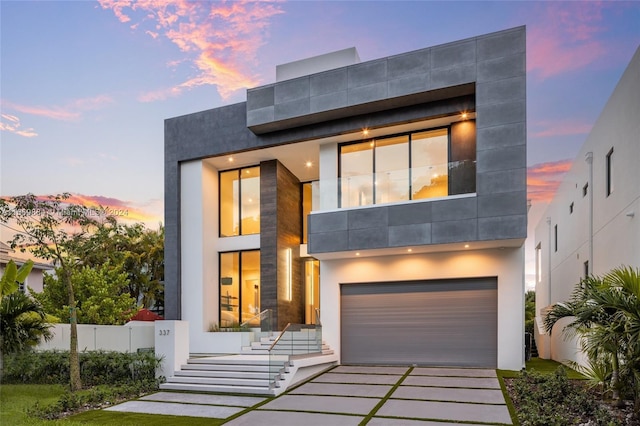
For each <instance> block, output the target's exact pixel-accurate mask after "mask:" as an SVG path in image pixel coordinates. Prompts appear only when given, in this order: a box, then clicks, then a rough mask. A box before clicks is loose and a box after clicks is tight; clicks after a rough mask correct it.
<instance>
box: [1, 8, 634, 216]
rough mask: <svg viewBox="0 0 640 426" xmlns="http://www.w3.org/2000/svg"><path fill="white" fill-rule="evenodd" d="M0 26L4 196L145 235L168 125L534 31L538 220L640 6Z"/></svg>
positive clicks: (299, 13) (158, 17) (253, 14)
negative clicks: (306, 77)
mask: <svg viewBox="0 0 640 426" xmlns="http://www.w3.org/2000/svg"><path fill="white" fill-rule="evenodd" d="M0 24H1V25H0V26H1V30H0V31H1V32H0V36H1V41H0V43H1V46H0V47H1V51H0V52H1V53H0V61H1V62H0V71H1V73H0V75H1V77H0V84H1V86H0V114H1V117H0V129H1V132H0V144H1V146H0V167H1V168H0V195H3V196H10V195H19V194H24V193H27V192H32V193H35V194H38V195H44V194H53V193H60V192H71V193H73V194H74V196H75V200H76V201H78V202H83V203H85V204H88V205H95V204H102V205H108V206H112V207H120V208H121V207H126V208H128V209H130V212H131V215H130V217H129V219H131V220H136V221H137V220H139V221H145V223H147V224H149V226H153V224H154V223H158V222H159V221H162V220H163V218H162V216H163V191H164V188H163V137H164V136H163V120H164V119H165V118H169V117H174V116H178V115H183V114H188V113H191V112H196V111H200V110H204V109H209V108H215V107H218V106H221V105H226V104H230V103H235V102H241V101H243V100H245V99H246V92H245V89H246V88H247V87H254V86H257V85H260V84H266V83H270V82H273V81H274V80H275V66H276V65H277V64H281V63H286V62H290V61H294V60H298V59H303V58H305V57H309V56H313V55H318V54H322V53H327V52H330V51H334V50H339V49H343V48H346V47H351V46H355V47H357V48H358V51H359V53H360V57H361V59H362V60H363V61H366V60H371V59H376V58H380V57H384V56H388V55H393V54H397V53H402V52H406V51H410V50H414V49H419V48H423V47H428V46H433V45H437V44H440V43H446V42H450V41H455V40H458V39H462V38H466V37H472V36H476V35H480V34H484V33H488V32H492V31H498V30H502V29H506V28H510V27H514V26H519V25H527V53H528V54H527V70H528V82H527V84H528V86H527V90H528V93H527V96H528V98H527V114H528V165H529V172H530V173H529V190H530V198H532V199H533V202H534V207H535V208H534V209H532V212H533V214H534V216H535V214H539V213H540V212H541V209H542V207H543V205H544V203H545V202H546V201H547V200H548V199H549V197H550V195H551V194H552V191H553V189H554V188H555V185H556V184H557V181H558V179H559V178H560V176H561V175H562V173H563V171H566V169H567V167H568V164H569V163H568V160H571V159H572V158H573V157H574V156H575V154H576V153H577V151H578V149H579V147H580V145H581V144H582V142H583V141H584V139H585V137H586V135H587V134H588V132H589V130H590V128H591V126H592V124H593V123H594V121H595V119H596V118H597V117H598V115H599V113H600V111H601V110H602V108H603V106H604V104H605V102H606V100H607V99H608V97H609V96H610V94H611V93H612V91H613V88H614V86H615V84H616V83H617V81H618V79H619V78H620V76H621V75H622V72H623V70H624V68H625V67H626V65H627V64H628V62H629V61H630V59H631V57H632V55H633V53H634V51H635V50H636V49H637V47H638V45H639V44H640V3H637V2H518V1H514V2H482V1H478V2H431V1H412V2H400V1H394V2H386V1H376V2H371V1H348V2H340V1H322V2H314V1H293V2H290V1H279V2H259V3H254V2H243V1H227V2H210V1H200V2H188V1H168V0H141V1H137V2H132V1H129V0H101V1H69V2H62V1H44V2H31V1H16V2H14V1H1V2H0ZM531 219H532V220H534V221H535V220H537V218H536V217H532V218H531Z"/></svg>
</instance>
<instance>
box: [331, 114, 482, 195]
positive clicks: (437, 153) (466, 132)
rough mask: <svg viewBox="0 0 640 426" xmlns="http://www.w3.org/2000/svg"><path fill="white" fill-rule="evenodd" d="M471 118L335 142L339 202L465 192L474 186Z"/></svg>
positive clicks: (473, 131) (471, 190)
mask: <svg viewBox="0 0 640 426" xmlns="http://www.w3.org/2000/svg"><path fill="white" fill-rule="evenodd" d="M475 142H476V135H475V122H474V121H462V122H457V123H453V124H452V125H451V126H449V127H445V128H439V129H432V130H424V131H419V132H413V133H410V134H404V135H396V136H391V137H384V138H379V139H371V140H366V141H362V142H356V143H348V144H344V145H342V146H340V185H339V188H340V206H341V207H358V206H366V205H371V204H383V203H393V202H400V201H408V200H420V199H426V198H436V197H446V196H449V195H455V194H468V193H473V192H475V189H476V145H475Z"/></svg>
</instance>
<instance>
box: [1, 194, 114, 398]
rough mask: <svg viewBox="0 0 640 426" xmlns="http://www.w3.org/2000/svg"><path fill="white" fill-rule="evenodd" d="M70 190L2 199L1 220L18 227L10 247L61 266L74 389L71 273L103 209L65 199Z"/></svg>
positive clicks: (75, 360) (75, 345)
mask: <svg viewBox="0 0 640 426" xmlns="http://www.w3.org/2000/svg"><path fill="white" fill-rule="evenodd" d="M69 197H70V194H68V193H64V194H58V195H52V196H47V197H46V198H44V199H41V198H38V197H36V196H35V195H33V194H27V195H21V196H17V197H10V198H9V199H8V201H5V200H0V221H1V222H8V221H10V220H12V221H13V222H14V223H15V224H16V226H17V227H18V228H19V230H20V232H19V233H17V234H16V235H15V236H14V238H13V239H12V240H11V241H10V244H11V248H14V249H15V248H16V247H17V248H19V249H20V250H21V251H23V252H24V251H26V250H29V251H30V252H31V253H32V254H33V255H34V256H36V257H37V258H40V259H46V260H51V261H53V262H54V263H55V264H56V265H57V267H58V268H59V270H60V274H61V276H60V279H61V280H62V281H63V282H64V283H65V287H66V289H67V300H68V303H67V306H69V316H68V318H69V323H70V329H71V331H70V345H69V373H70V387H71V390H72V391H76V390H78V389H81V388H82V381H81V380H80V361H79V358H78V327H77V322H78V321H77V311H76V299H75V294H74V289H73V284H72V281H71V275H72V272H73V270H74V268H76V267H77V266H78V264H79V262H80V259H79V258H78V256H77V252H78V247H79V246H80V245H81V244H82V243H83V242H84V241H86V240H87V238H88V235H89V233H90V230H91V229H95V228H96V226H97V225H98V221H97V219H98V217H100V215H105V212H104V210H103V209H102V210H99V211H98V210H94V209H89V208H87V207H84V206H80V205H75V204H69V203H67V202H66V200H68V199H69Z"/></svg>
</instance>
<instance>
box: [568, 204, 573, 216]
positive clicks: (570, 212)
mask: <svg viewBox="0 0 640 426" xmlns="http://www.w3.org/2000/svg"><path fill="white" fill-rule="evenodd" d="M569 214H573V203H571V204H569Z"/></svg>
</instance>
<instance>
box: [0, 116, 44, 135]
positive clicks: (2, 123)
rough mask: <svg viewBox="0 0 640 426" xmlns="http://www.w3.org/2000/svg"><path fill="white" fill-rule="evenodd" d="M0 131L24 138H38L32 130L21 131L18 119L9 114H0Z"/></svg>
mask: <svg viewBox="0 0 640 426" xmlns="http://www.w3.org/2000/svg"><path fill="white" fill-rule="evenodd" d="M0 130H1V131H3V132H9V133H14V134H16V135H18V136H22V137H25V138H33V137H36V136H38V134H37V133H36V131H35V130H34V129H33V128H28V129H23V128H22V124H21V123H20V119H19V118H18V117H16V116H15V115H10V114H0Z"/></svg>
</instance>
